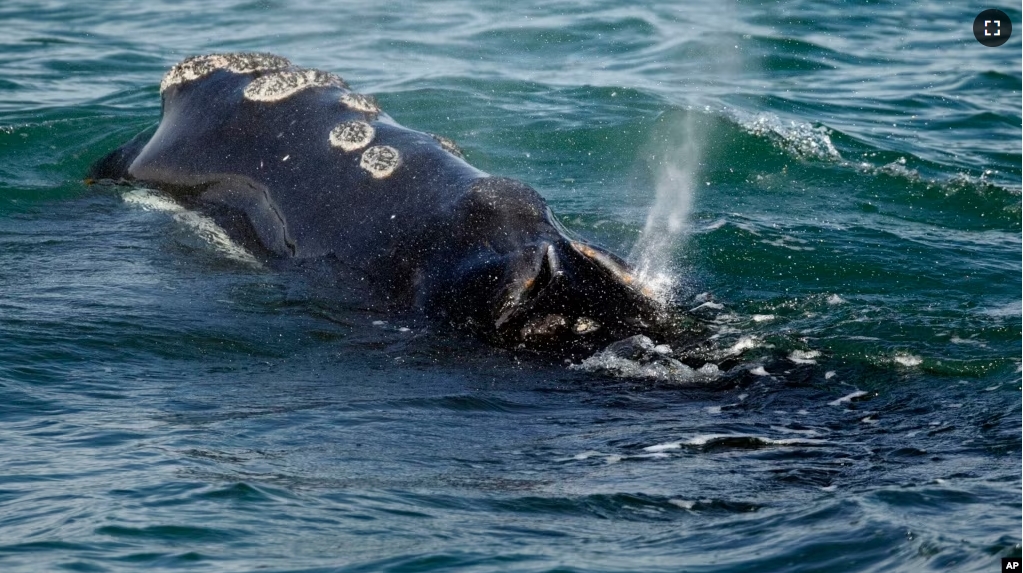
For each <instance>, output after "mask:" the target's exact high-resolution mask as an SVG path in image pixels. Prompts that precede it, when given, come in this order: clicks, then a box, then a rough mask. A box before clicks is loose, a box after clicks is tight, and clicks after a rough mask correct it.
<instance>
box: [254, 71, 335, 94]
mask: <svg viewBox="0 0 1023 573" xmlns="http://www.w3.org/2000/svg"><path fill="white" fill-rule="evenodd" d="M315 87H339V88H343V87H345V83H344V80H342V79H341V78H340V76H337V75H335V74H331V73H327V72H321V71H320V70H280V71H277V72H274V73H272V74H267V75H265V76H261V77H258V78H256V79H254V80H252V83H250V84H249V85H247V86H245V92H244V93H245V99H247V100H250V101H266V102H272V101H281V100H283V99H287V98H289V97H291V96H293V95H295V94H297V93H298V92H300V91H302V90H305V89H309V88H315Z"/></svg>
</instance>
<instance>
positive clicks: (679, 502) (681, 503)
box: [668, 499, 696, 509]
mask: <svg viewBox="0 0 1023 573" xmlns="http://www.w3.org/2000/svg"><path fill="white" fill-rule="evenodd" d="M668 503H670V504H671V505H674V506H675V507H680V508H682V509H693V508H694V507H696V502H695V501H689V500H688V499H669V500H668Z"/></svg>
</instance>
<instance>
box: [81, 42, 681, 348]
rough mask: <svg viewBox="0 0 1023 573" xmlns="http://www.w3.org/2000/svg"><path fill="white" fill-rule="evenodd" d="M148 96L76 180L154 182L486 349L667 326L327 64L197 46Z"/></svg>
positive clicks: (233, 231)
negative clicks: (148, 110) (151, 118)
mask: <svg viewBox="0 0 1023 573" xmlns="http://www.w3.org/2000/svg"><path fill="white" fill-rule="evenodd" d="M160 94H161V99H162V110H161V116H160V120H159V123H158V124H157V125H156V127H155V130H154V129H153V128H150V129H148V130H145V131H143V132H142V133H139V134H138V135H137V136H135V137H134V138H132V139H131V140H129V141H128V142H126V143H124V144H123V145H121V146H120V147H118V148H117V149H114V150H113V151H111V152H109V153H107V154H106V155H104V156H103V157H101V158H100V159H99V160H97V161H96V162H95V163H94V164H93V165H92V167H91V168H90V170H89V173H88V174H87V181H88V182H90V183H92V182H101V183H107V184H119V185H125V184H126V185H135V186H143V187H146V188H155V189H158V190H160V191H162V192H164V193H166V194H167V195H169V196H170V197H172V198H174V199H175V200H177V201H179V202H180V203H181V204H183V205H184V206H186V207H187V208H191V209H196V210H198V211H200V212H203V213H205V214H208V215H209V216H210V217H212V218H213V219H214V220H215V221H216V222H217V223H219V224H220V225H221V226H222V227H223V228H224V229H225V230H226V231H227V233H228V234H229V235H230V236H231V238H232V239H234V240H236V241H237V242H239V243H240V244H242V245H243V246H245V247H246V248H248V249H250V250H251V251H252V252H253V253H256V254H257V256H258V257H260V258H261V259H262V260H263V261H265V262H268V263H273V262H274V261H288V260H301V261H306V260H311V261H315V260H329V261H331V263H332V264H333V265H336V267H337V268H341V269H344V275H345V277H346V279H345V280H354V281H358V282H360V283H361V284H363V285H365V286H366V288H365V291H366V293H367V295H366V296H367V297H369V298H372V302H371V304H373V305H379V306H381V307H382V308H385V309H387V310H388V311H393V312H403V313H410V314H415V315H417V316H419V315H421V316H423V317H426V318H427V319H429V320H436V321H440V322H442V323H444V324H448V325H451V326H454V327H455V328H458V329H465V330H468V331H471V332H472V333H474V334H475V335H478V336H480V337H482V338H483V339H485V340H486V341H488V342H490V343H492V344H495V345H498V346H504V347H510V348H520V349H531V350H537V351H541V352H554V353H567V352H568V353H570V352H578V351H580V350H583V351H585V350H591V349H597V348H600V347H602V346H603V345H605V344H607V343H609V342H613V341H615V340H620V339H624V338H627V337H630V336H634V335H638V334H643V335H649V336H655V337H663V336H666V335H667V334H666V333H668V332H671V331H672V329H673V325H675V324H676V322H675V321H674V319H673V317H674V313H673V312H672V310H671V308H670V306H669V304H668V303H667V302H665V301H664V300H663V299H662V298H660V297H659V296H657V293H655V292H653V291H652V290H651V289H650V288H649V287H648V286H646V285H645V284H644V283H643V281H641V280H640V279H639V278H638V276H637V273H636V271H635V270H634V269H633V268H632V267H630V265H629V264H628V263H626V262H625V261H624V260H623V259H622V258H620V257H618V256H616V255H615V254H613V253H612V252H611V251H609V250H607V249H605V248H603V247H600V246H598V245H596V244H594V243H592V242H589V241H586V240H584V239H582V238H580V237H578V236H576V235H574V234H573V233H570V232H569V231H567V230H566V229H565V228H564V227H563V226H562V225H561V224H560V223H559V221H558V219H557V218H556V217H555V215H554V214H553V213H552V212H551V209H550V208H549V207H548V205H547V203H546V201H545V200H544V199H543V197H541V195H540V194H539V193H538V192H537V191H536V190H535V189H533V188H532V187H530V186H529V185H527V184H526V183H523V182H521V181H517V180H514V179H509V178H505V177H499V176H493V175H490V174H488V173H485V172H483V171H481V170H479V169H477V168H475V167H473V166H472V165H470V164H469V163H468V162H467V161H466V160H465V157H464V154H463V153H462V152H461V150H460V149H459V148H458V146H457V145H456V144H455V143H454V142H453V141H451V140H450V139H448V138H446V137H442V136H438V135H433V134H430V133H426V132H423V131H417V130H415V129H410V128H407V127H404V126H402V125H399V124H398V123H397V122H396V121H394V120H393V119H392V118H391V117H390V116H388V115H387V114H386V113H384V111H383V110H381V109H380V106H379V104H378V103H377V101H376V99H375V98H373V97H371V96H368V95H365V94H362V93H358V92H356V91H354V90H353V89H352V88H350V87H349V85H348V84H347V83H346V82H345V81H344V80H343V79H342V78H341V77H340V76H338V75H337V74H334V73H331V72H325V71H322V70H317V69H310V68H304V67H301V66H297V65H294V64H292V63H291V62H290V61H289V60H288V59H286V58H284V57H281V56H278V55H274V54H269V53H223V54H206V55H198V56H192V57H189V58H186V59H185V60H183V61H181V62H180V63H178V64H176V65H174V66H173V67H172V68H171V69H170V71H168V72H167V73H166V75H165V76H164V77H163V79H162V81H161V82H160ZM367 304H370V303H369V302H367Z"/></svg>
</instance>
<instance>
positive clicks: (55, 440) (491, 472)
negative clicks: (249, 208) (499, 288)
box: [0, 0, 1023, 572]
mask: <svg viewBox="0 0 1023 573" xmlns="http://www.w3.org/2000/svg"><path fill="white" fill-rule="evenodd" d="M991 7H999V8H1001V9H1002V10H1004V11H1005V12H1006V13H1008V14H1009V16H1010V17H1011V18H1012V20H1013V22H1014V27H1015V28H1016V32H1015V33H1014V35H1013V37H1012V38H1011V39H1010V40H1009V41H1008V43H1006V44H1005V45H1003V46H1001V47H998V48H988V47H984V46H982V45H980V44H979V43H978V42H977V41H976V40H974V38H973V36H972V31H971V26H972V22H973V19H974V17H975V16H976V14H977V13H979V12H980V11H981V10H983V9H986V8H991ZM0 24H2V27H3V34H0V570H3V571H58V570H72V571H136V570H140V569H146V570H170V569H176V570H180V569H194V570H202V571H252V570H261V571H394V572H398V571H401V572H412V571H472V572H482V571H537V572H539V571H558V572H569V571H607V572H611V571H616V572H617V571H663V572H676V571H699V572H712V571H713V572H719V571H721V572H723V571H735V572H738V571H786V572H803V571H882V570H883V571H930V570H937V571H995V570H996V568H997V567H999V558H1000V557H1007V556H1019V555H1020V554H1021V550H1020V543H1021V469H1023V465H1021V381H1020V376H1021V374H1020V373H1021V358H1020V357H1021V190H1020V188H1021V161H1023V158H1021V83H1023V80H1021V44H1020V39H1019V38H1020V36H1021V34H1020V33H1019V32H1020V31H1023V23H1021V13H1020V7H1019V5H1018V4H1012V3H1009V2H998V3H996V4H984V5H979V4H978V5H973V4H969V3H962V2H939V1H936V0H919V1H914V2H889V1H875V2H862V3H861V2H838V1H821V0H813V1H811V0H792V1H786V2H766V3H760V2H749V1H735V2H731V1H728V0H725V1H721V2H710V1H705V2H655V1H652V0H634V1H632V2H628V3H623V2H613V1H610V0H579V1H565V2H550V3H543V4H540V3H537V4H536V5H535V6H529V5H526V4H524V3H514V2H511V3H510V2H495V1H491V0H482V1H480V0H473V1H469V0H442V1H438V2H429V3H426V2H423V3H415V4H412V3H408V4H406V3H388V2H365V1H353V2H336V3H323V2H312V1H308V0H302V1H298V2H277V1H225V2H218V3H207V2H198V1H194V0H179V1H175V2H169V1H152V2H127V1H124V0H113V1H108V2H70V1H65V2H45V1H32V2H29V1H21V0H4V1H3V2H2V3H0ZM242 50H244V51H253V50H258V51H271V52H275V53H279V54H281V55H284V56H286V57H288V58H290V59H291V60H292V61H294V62H296V63H298V64H301V65H305V66H311V67H319V68H322V69H326V70H330V71H333V72H337V73H339V74H341V75H342V76H344V77H345V79H346V80H347V81H348V82H349V83H350V84H351V85H352V86H353V87H354V88H355V89H357V90H359V91H361V92H364V93H371V94H374V95H375V96H376V97H377V98H378V100H379V101H380V102H381V104H382V106H383V107H384V109H385V110H386V111H387V112H388V113H389V114H390V115H391V116H392V117H394V118H395V119H396V120H397V121H399V122H400V123H402V124H404V125H406V126H409V127H412V128H415V129H420V130H425V131H431V132H434V133H439V134H442V135H444V136H447V137H450V138H452V139H454V140H455V141H457V142H458V143H459V145H460V146H461V147H462V148H463V149H464V150H465V152H466V155H467V157H468V159H469V161H470V162H471V163H473V164H474V165H476V166H478V167H480V168H481V169H484V170H486V171H489V172H491V173H494V174H499V175H504V176H509V177H515V178H518V179H521V180H523V181H526V182H527V183H529V184H530V185H532V186H533V187H535V188H537V189H538V190H540V192H541V193H542V194H543V195H544V196H545V197H546V198H547V199H548V201H549V203H550V205H551V206H552V208H553V209H554V210H555V212H556V213H557V214H558V215H559V217H560V218H561V219H562V221H563V222H564V223H565V225H566V226H568V227H569V228H571V229H572V230H573V231H575V232H577V233H579V234H581V235H583V236H585V237H588V238H590V239H592V240H595V241H598V242H600V243H602V244H604V245H606V246H608V247H609V248H611V249H613V250H615V251H616V252H618V253H621V254H622V255H623V256H629V257H631V258H632V260H633V261H634V262H635V263H636V264H637V265H640V266H641V267H642V268H643V269H644V270H645V271H646V272H647V273H648V277H650V280H652V281H659V282H658V283H657V284H659V285H661V286H662V287H663V288H664V289H665V292H666V293H667V294H668V295H669V296H671V297H672V298H673V299H674V300H675V302H676V304H677V305H678V306H679V307H680V308H682V309H684V310H686V311H687V312H691V313H692V314H693V315H694V316H697V317H699V318H700V319H701V320H703V321H705V322H706V324H707V325H708V329H709V332H710V333H711V334H710V335H709V336H708V339H707V340H706V341H705V342H704V343H703V344H702V345H701V346H700V347H699V348H697V349H694V350H692V351H690V352H689V353H688V354H687V356H686V357H685V358H686V363H687V364H692V365H694V367H697V366H699V365H700V364H701V363H702V364H706V366H705V367H702V368H699V369H698V372H696V373H694V372H688V373H684V374H686V375H680V374H679V373H678V372H677V371H670V370H666V369H664V368H655V367H653V366H651V365H650V364H644V363H641V362H636V361H629V360H623V359H615V358H613V357H610V356H608V355H598V356H596V357H594V358H592V359H591V360H588V361H586V362H577V363H575V364H561V363H551V362H550V361H545V360H541V359H537V358H535V357H530V356H523V355H517V354H515V353H512V352H508V351H504V350H499V349H494V348H490V347H488V346H486V345H484V344H482V343H480V342H479V341H476V340H473V339H472V338H470V337H468V336H465V335H462V334H459V333H457V332H446V331H443V330H438V329H433V328H420V327H417V328H408V327H407V326H406V325H405V324H403V323H401V321H400V320H398V319H396V318H395V317H391V316H386V315H373V314H369V313H367V312H365V311H362V310H359V309H358V308H357V307H353V306H351V305H347V304H345V303H343V302H339V299H340V297H339V294H338V292H337V289H336V288H334V287H331V286H330V283H329V281H321V280H315V279H314V278H311V277H309V276H308V275H299V274H296V273H289V272H282V271H277V270H272V269H267V268H264V267H262V266H260V265H259V264H258V263H255V262H254V260H253V259H252V258H251V257H250V256H249V255H248V254H247V253H246V252H245V251H244V250H242V249H240V248H239V247H238V246H237V245H235V244H234V243H232V242H231V241H230V240H229V239H227V238H226V237H225V236H222V235H221V234H218V230H217V229H216V228H214V227H213V226H211V225H210V221H209V220H208V219H205V218H204V217H203V216H202V215H201V214H198V213H194V212H189V211H186V210H184V209H182V208H180V207H178V206H177V205H175V204H174V203H173V202H172V201H170V200H169V198H167V197H165V196H162V195H160V194H159V193H156V192H154V191H151V190H145V189H130V188H125V187H113V188H111V187H101V186H92V187H90V186H87V185H86V184H85V183H84V181H83V179H84V176H85V173H86V170H87V169H88V166H89V165H90V163H91V162H92V161H94V160H96V159H97V158H99V157H101V156H102V155H103V154H105V153H107V152H109V151H110V150H112V149H113V148H115V147H116V146H118V145H120V144H121V143H123V142H124V141H126V140H127V139H128V138H130V137H131V136H133V135H134V134H135V133H137V132H139V131H141V130H143V129H145V128H147V127H149V126H151V125H154V124H155V123H156V122H157V121H158V120H159V114H160V98H159V88H158V86H159V82H160V79H161V77H162V75H163V73H164V72H165V71H166V70H167V69H168V68H169V67H170V66H171V65H173V64H174V63H176V62H177V61H179V60H181V59H182V58H184V57H186V56H188V55H193V54H199V53H207V52H220V51H242ZM671 342H672V341H666V343H668V344H669V345H670V344H671ZM674 348H675V350H676V351H677V350H678V349H679V348H680V347H679V346H678V345H677V344H676V345H675V347H674Z"/></svg>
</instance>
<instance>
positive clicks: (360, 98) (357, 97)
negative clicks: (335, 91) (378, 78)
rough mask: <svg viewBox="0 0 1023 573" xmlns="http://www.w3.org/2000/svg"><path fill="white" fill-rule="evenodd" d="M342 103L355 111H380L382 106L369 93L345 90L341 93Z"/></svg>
mask: <svg viewBox="0 0 1023 573" xmlns="http://www.w3.org/2000/svg"><path fill="white" fill-rule="evenodd" d="M341 103H342V104H344V105H345V106H347V107H348V108H349V109H354V110H355V111H361V112H363V113H380V106H378V105H377V102H376V101H374V100H373V98H371V97H370V96H367V95H363V94H357V93H354V92H345V93H343V94H341Z"/></svg>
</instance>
